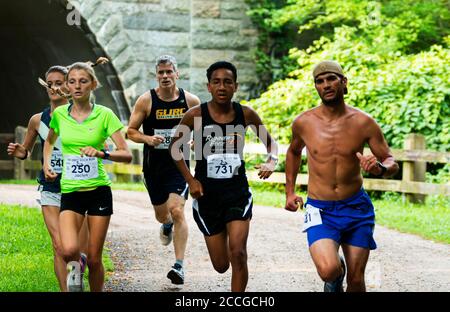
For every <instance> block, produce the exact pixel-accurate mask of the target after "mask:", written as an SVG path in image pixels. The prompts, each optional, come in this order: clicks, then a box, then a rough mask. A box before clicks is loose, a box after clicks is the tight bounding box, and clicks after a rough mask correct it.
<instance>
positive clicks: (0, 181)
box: [0, 179, 37, 185]
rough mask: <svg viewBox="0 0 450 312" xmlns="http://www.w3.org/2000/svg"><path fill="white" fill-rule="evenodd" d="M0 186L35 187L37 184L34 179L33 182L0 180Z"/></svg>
mask: <svg viewBox="0 0 450 312" xmlns="http://www.w3.org/2000/svg"><path fill="white" fill-rule="evenodd" d="M0 184H26V185H37V182H36V179H34V180H0Z"/></svg>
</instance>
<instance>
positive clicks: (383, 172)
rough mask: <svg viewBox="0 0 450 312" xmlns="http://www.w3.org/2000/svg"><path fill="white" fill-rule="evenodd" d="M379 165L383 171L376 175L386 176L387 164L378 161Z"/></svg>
mask: <svg viewBox="0 0 450 312" xmlns="http://www.w3.org/2000/svg"><path fill="white" fill-rule="evenodd" d="M377 165H378V167H380V168H381V173H380V174H378V175H376V176H377V177H382V176H384V174H385V173H386V171H387V168H386V166H385V165H383V164H382V163H381V162H379V161H377Z"/></svg>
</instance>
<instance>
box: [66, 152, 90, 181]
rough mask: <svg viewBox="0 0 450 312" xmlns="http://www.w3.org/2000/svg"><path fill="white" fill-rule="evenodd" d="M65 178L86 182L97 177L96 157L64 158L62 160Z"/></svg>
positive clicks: (72, 156)
mask: <svg viewBox="0 0 450 312" xmlns="http://www.w3.org/2000/svg"><path fill="white" fill-rule="evenodd" d="M64 167H65V178H66V179H69V180H87V179H94V178H96V177H98V160H97V157H81V156H74V155H71V156H66V157H65V158H64Z"/></svg>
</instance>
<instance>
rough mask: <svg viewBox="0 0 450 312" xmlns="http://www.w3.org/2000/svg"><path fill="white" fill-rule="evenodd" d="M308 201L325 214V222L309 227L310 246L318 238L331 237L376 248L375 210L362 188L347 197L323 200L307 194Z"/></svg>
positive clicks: (346, 242)
mask: <svg viewBox="0 0 450 312" xmlns="http://www.w3.org/2000/svg"><path fill="white" fill-rule="evenodd" d="M306 205H311V206H313V207H316V208H319V209H320V216H321V217H322V224H319V225H315V226H312V227H310V228H308V229H307V230H306V232H307V235H308V245H309V246H311V245H312V244H313V243H314V242H315V241H317V240H319V239H323V238H329V239H332V240H334V241H336V242H337V243H338V244H348V245H352V246H356V247H361V248H368V249H376V248H377V244H376V243H375V240H374V239H373V230H374V227H375V212H374V208H373V205H372V201H371V200H370V198H369V195H367V193H366V192H365V191H364V189H363V188H361V190H359V191H358V193H356V194H355V195H353V196H351V197H350V198H347V199H344V200H337V201H323V200H317V199H312V198H309V197H308V199H307V200H306V204H305V206H306Z"/></svg>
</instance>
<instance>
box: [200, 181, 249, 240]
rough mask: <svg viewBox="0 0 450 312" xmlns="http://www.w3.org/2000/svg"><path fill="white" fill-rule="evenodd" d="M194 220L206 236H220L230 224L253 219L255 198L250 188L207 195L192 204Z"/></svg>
mask: <svg viewBox="0 0 450 312" xmlns="http://www.w3.org/2000/svg"><path fill="white" fill-rule="evenodd" d="M192 208H193V214H194V220H195V222H196V223H197V226H198V228H199V229H200V231H202V233H203V234H204V235H205V236H212V235H215V234H219V233H220V232H222V231H223V230H224V229H225V228H226V225H227V223H228V222H231V221H236V220H247V219H251V217H252V208H253V197H252V192H251V190H250V188H249V187H245V188H243V189H242V190H240V191H233V192H227V191H225V190H224V191H223V192H221V193H216V192H214V193H207V194H204V195H203V196H202V197H200V198H198V199H194V200H193V202H192Z"/></svg>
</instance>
